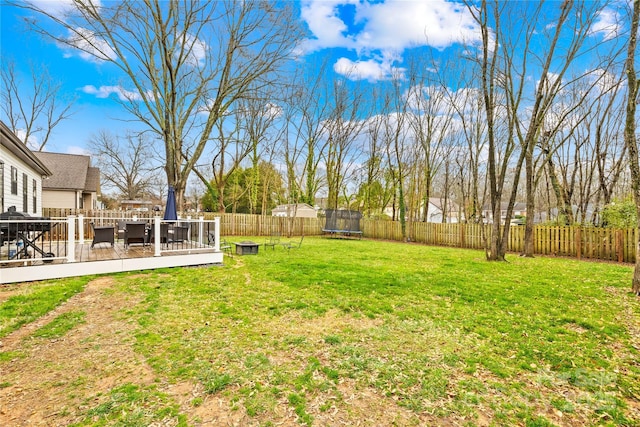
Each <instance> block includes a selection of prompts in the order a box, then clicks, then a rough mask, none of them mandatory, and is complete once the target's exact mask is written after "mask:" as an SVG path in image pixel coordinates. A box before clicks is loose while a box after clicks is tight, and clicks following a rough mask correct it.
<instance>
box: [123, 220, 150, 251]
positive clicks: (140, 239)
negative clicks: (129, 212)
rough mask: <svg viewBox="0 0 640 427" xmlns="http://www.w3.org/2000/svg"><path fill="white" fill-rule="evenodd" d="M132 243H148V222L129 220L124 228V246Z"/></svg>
mask: <svg viewBox="0 0 640 427" xmlns="http://www.w3.org/2000/svg"><path fill="white" fill-rule="evenodd" d="M132 243H141V244H142V245H143V246H144V245H146V244H147V224H146V223H144V222H127V224H126V228H125V229H124V247H125V248H128V247H129V245H130V244H132Z"/></svg>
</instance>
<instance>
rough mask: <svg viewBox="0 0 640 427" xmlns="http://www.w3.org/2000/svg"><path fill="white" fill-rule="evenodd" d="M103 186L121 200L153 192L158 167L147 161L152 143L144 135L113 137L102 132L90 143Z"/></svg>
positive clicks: (157, 177) (134, 198)
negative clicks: (117, 195)
mask: <svg viewBox="0 0 640 427" xmlns="http://www.w3.org/2000/svg"><path fill="white" fill-rule="evenodd" d="M89 148H90V149H91V151H92V153H93V158H94V160H95V162H96V165H97V166H98V167H100V174H101V178H102V180H103V181H104V184H106V185H104V187H107V188H115V189H116V190H117V191H118V193H119V194H120V196H121V197H122V198H123V199H127V200H136V199H138V198H142V197H144V196H146V195H148V194H149V193H150V192H152V189H153V187H154V186H155V185H156V183H157V182H158V181H159V176H158V175H159V174H158V172H159V170H160V167H159V166H157V165H156V166H155V167H154V165H153V164H152V162H151V161H150V159H151V157H150V156H149V153H150V152H152V142H151V141H150V140H149V139H148V138H147V137H145V136H144V135H143V134H134V133H132V132H130V133H127V134H126V135H124V136H116V135H114V134H112V133H110V132H109V131H106V130H101V131H100V132H98V133H97V134H96V135H94V136H93V137H92V138H91V140H90V141H89Z"/></svg>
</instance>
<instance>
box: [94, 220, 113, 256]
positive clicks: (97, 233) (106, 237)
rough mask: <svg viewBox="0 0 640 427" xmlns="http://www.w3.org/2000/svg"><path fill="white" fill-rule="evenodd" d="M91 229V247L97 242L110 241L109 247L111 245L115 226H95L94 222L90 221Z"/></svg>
mask: <svg viewBox="0 0 640 427" xmlns="http://www.w3.org/2000/svg"><path fill="white" fill-rule="evenodd" d="M91 229H92V230H93V241H92V242H91V249H93V247H94V246H95V245H96V244H98V243H110V244H111V247H113V244H114V241H115V234H116V232H115V227H112V226H104V227H96V226H95V224H94V223H93V222H91Z"/></svg>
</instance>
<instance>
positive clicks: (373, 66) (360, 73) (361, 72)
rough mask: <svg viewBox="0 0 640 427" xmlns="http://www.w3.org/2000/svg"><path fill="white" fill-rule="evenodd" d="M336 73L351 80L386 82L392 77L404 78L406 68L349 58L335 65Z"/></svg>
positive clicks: (341, 59) (385, 62)
mask: <svg viewBox="0 0 640 427" xmlns="http://www.w3.org/2000/svg"><path fill="white" fill-rule="evenodd" d="M333 69H334V71H335V72H336V73H338V74H341V75H343V76H346V77H347V78H348V79H350V80H369V81H376V80H386V79H390V78H392V77H399V78H402V77H403V76H404V71H405V69H404V68H397V67H393V66H392V65H391V64H390V63H389V62H388V61H377V60H374V59H369V60H367V61H352V60H350V59H348V58H340V59H338V61H337V62H336V63H335V64H334V66H333Z"/></svg>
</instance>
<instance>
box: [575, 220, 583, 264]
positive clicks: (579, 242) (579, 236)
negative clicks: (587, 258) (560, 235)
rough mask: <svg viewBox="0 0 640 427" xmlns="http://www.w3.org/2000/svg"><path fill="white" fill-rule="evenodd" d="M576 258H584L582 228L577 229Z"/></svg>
mask: <svg viewBox="0 0 640 427" xmlns="http://www.w3.org/2000/svg"><path fill="white" fill-rule="evenodd" d="M576 257H577V258H578V259H580V258H581V257H582V227H576Z"/></svg>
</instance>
